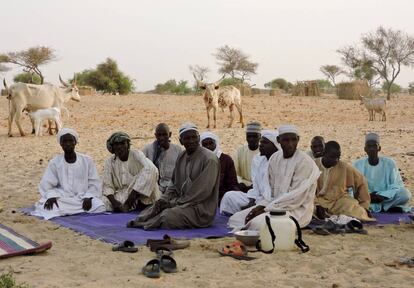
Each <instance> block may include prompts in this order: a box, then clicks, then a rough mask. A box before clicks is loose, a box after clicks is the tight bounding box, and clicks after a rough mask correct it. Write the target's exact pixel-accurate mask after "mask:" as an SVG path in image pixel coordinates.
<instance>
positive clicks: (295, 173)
mask: <svg viewBox="0 0 414 288" xmlns="http://www.w3.org/2000/svg"><path fill="white" fill-rule="evenodd" d="M278 130H279V136H278V137H277V141H278V142H279V144H280V146H281V147H282V151H279V152H276V153H274V154H273V155H272V157H270V159H269V167H268V175H269V184H270V189H268V190H265V191H264V192H266V193H264V194H263V199H262V200H261V201H260V202H258V203H256V206H253V207H250V208H248V209H245V210H242V211H240V212H238V213H236V214H234V215H233V216H232V217H230V219H229V226H230V227H232V228H235V229H241V228H248V229H252V230H259V229H260V227H261V226H262V225H263V224H264V223H265V222H264V221H265V216H266V215H268V214H269V213H268V212H269V211H271V210H285V211H287V213H288V215H291V216H293V217H295V218H296V220H297V221H298V222H299V225H300V226H301V227H305V226H306V225H308V224H309V222H310V221H311V219H312V214H313V206H314V204H313V201H314V198H315V190H316V182H317V180H318V177H319V174H320V172H319V169H318V167H317V166H316V164H315V161H313V160H312V159H311V158H310V157H309V156H308V155H306V153H304V152H301V151H299V150H297V146H298V143H299V134H298V129H297V128H296V126H294V125H282V126H281V127H279V129H278Z"/></svg>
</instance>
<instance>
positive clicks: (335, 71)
mask: <svg viewBox="0 0 414 288" xmlns="http://www.w3.org/2000/svg"><path fill="white" fill-rule="evenodd" d="M320 70H321V72H322V73H323V74H324V75H325V76H326V77H327V78H328V80H329V81H331V82H332V85H333V86H336V82H335V78H336V77H338V76H339V75H341V74H343V73H344V71H343V70H342V69H341V67H339V66H336V65H323V66H321V68H320Z"/></svg>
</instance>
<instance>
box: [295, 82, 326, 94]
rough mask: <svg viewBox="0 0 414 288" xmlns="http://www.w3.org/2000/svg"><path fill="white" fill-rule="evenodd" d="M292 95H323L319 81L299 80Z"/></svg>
mask: <svg viewBox="0 0 414 288" xmlns="http://www.w3.org/2000/svg"><path fill="white" fill-rule="evenodd" d="M292 96H321V92H320V90H319V85H318V82H317V81H298V82H297V83H296V85H295V86H293V88H292Z"/></svg>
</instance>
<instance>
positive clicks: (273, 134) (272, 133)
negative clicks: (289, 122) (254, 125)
mask: <svg viewBox="0 0 414 288" xmlns="http://www.w3.org/2000/svg"><path fill="white" fill-rule="evenodd" d="M277 136H279V132H278V131H277V130H262V137H264V138H266V139H267V140H269V141H270V142H272V143H273V144H274V145H275V146H276V148H277V150H281V149H282V148H281V147H280V144H279V142H277Z"/></svg>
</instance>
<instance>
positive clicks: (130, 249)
mask: <svg viewBox="0 0 414 288" xmlns="http://www.w3.org/2000/svg"><path fill="white" fill-rule="evenodd" d="M112 251H122V252H127V253H135V252H137V251H138V247H136V246H135V244H134V242H132V241H129V240H125V241H124V242H122V243H119V244H116V245H114V246H112Z"/></svg>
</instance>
